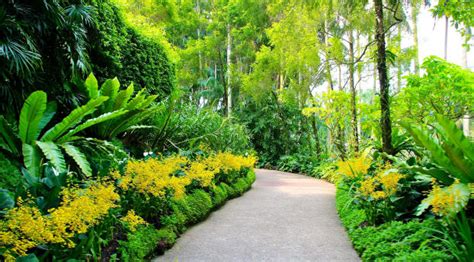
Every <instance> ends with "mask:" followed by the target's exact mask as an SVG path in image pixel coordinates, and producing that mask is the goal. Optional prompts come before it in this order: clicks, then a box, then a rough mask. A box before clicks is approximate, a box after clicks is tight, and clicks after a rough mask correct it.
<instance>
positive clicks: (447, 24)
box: [444, 16, 449, 60]
mask: <svg viewBox="0 0 474 262" xmlns="http://www.w3.org/2000/svg"><path fill="white" fill-rule="evenodd" d="M444 17H445V18H446V19H445V25H444V60H448V28H449V18H448V17H447V16H444Z"/></svg>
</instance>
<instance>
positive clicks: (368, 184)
mask: <svg viewBox="0 0 474 262" xmlns="http://www.w3.org/2000/svg"><path fill="white" fill-rule="evenodd" d="M375 182H376V181H375V179H374V178H373V177H369V178H367V179H365V180H364V181H362V182H361V183H360V187H359V189H358V191H359V193H361V194H362V195H363V196H366V197H368V196H370V195H371V194H373V193H374V192H375V187H376V185H375Z"/></svg>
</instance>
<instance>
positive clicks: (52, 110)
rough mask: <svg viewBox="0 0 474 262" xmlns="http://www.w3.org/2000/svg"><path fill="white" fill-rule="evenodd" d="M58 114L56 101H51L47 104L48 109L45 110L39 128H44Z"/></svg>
mask: <svg viewBox="0 0 474 262" xmlns="http://www.w3.org/2000/svg"><path fill="white" fill-rule="evenodd" d="M55 114H56V103H54V102H49V103H48V104H47V105H46V111H45V112H44V115H43V117H42V118H41V121H40V123H39V130H43V128H44V127H45V126H46V125H47V124H48V123H49V121H51V119H53V116H54V115H55Z"/></svg>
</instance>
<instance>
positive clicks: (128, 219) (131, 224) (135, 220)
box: [120, 210, 147, 232]
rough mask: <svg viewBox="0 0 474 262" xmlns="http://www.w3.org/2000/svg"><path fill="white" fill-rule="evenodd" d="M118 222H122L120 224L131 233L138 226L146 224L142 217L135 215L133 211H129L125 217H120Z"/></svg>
mask: <svg viewBox="0 0 474 262" xmlns="http://www.w3.org/2000/svg"><path fill="white" fill-rule="evenodd" d="M120 220H122V222H124V223H125V224H126V225H127V226H128V228H129V229H130V230H131V231H132V232H134V231H136V230H137V227H138V226H139V225H146V224H147V223H146V222H145V220H143V218H142V217H140V216H139V215H137V214H135V211H134V210H129V211H128V212H127V215H126V216H124V217H122V218H121V219H120Z"/></svg>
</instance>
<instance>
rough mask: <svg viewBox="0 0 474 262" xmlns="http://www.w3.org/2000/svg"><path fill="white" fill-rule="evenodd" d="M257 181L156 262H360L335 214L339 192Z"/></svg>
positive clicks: (274, 175) (264, 173)
mask: <svg viewBox="0 0 474 262" xmlns="http://www.w3.org/2000/svg"><path fill="white" fill-rule="evenodd" d="M256 173H257V181H256V182H255V183H254V185H253V188H252V189H251V190H250V191H249V192H247V193H245V194H244V195H243V196H241V197H239V198H236V199H233V200H230V201H229V202H227V203H226V204H225V205H224V206H223V207H222V208H221V209H219V210H217V211H215V212H213V213H212V214H211V215H210V217H209V218H208V219H207V220H205V221H204V222H202V223H200V224H198V225H196V226H194V227H192V228H190V229H189V230H188V231H186V232H185V233H184V234H183V235H182V236H181V237H180V238H179V239H178V242H177V243H176V244H175V246H174V247H173V248H172V249H170V250H168V251H167V252H166V253H165V254H164V255H163V256H160V257H158V258H156V259H155V260H154V261H180V262H186V261H219V262H223V261H359V258H358V256H357V254H356V252H355V251H354V249H353V248H352V246H351V243H350V242H349V239H348V237H347V234H346V232H345V231H344V228H343V226H342V225H341V223H340V221H339V217H338V215H337V213H336V208H335V197H334V194H335V188H334V186H333V185H332V184H330V183H327V182H325V181H322V180H317V179H314V178H310V177H306V176H302V175H296V174H291V173H284V172H278V171H271V170H261V169H260V170H257V172H256Z"/></svg>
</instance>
